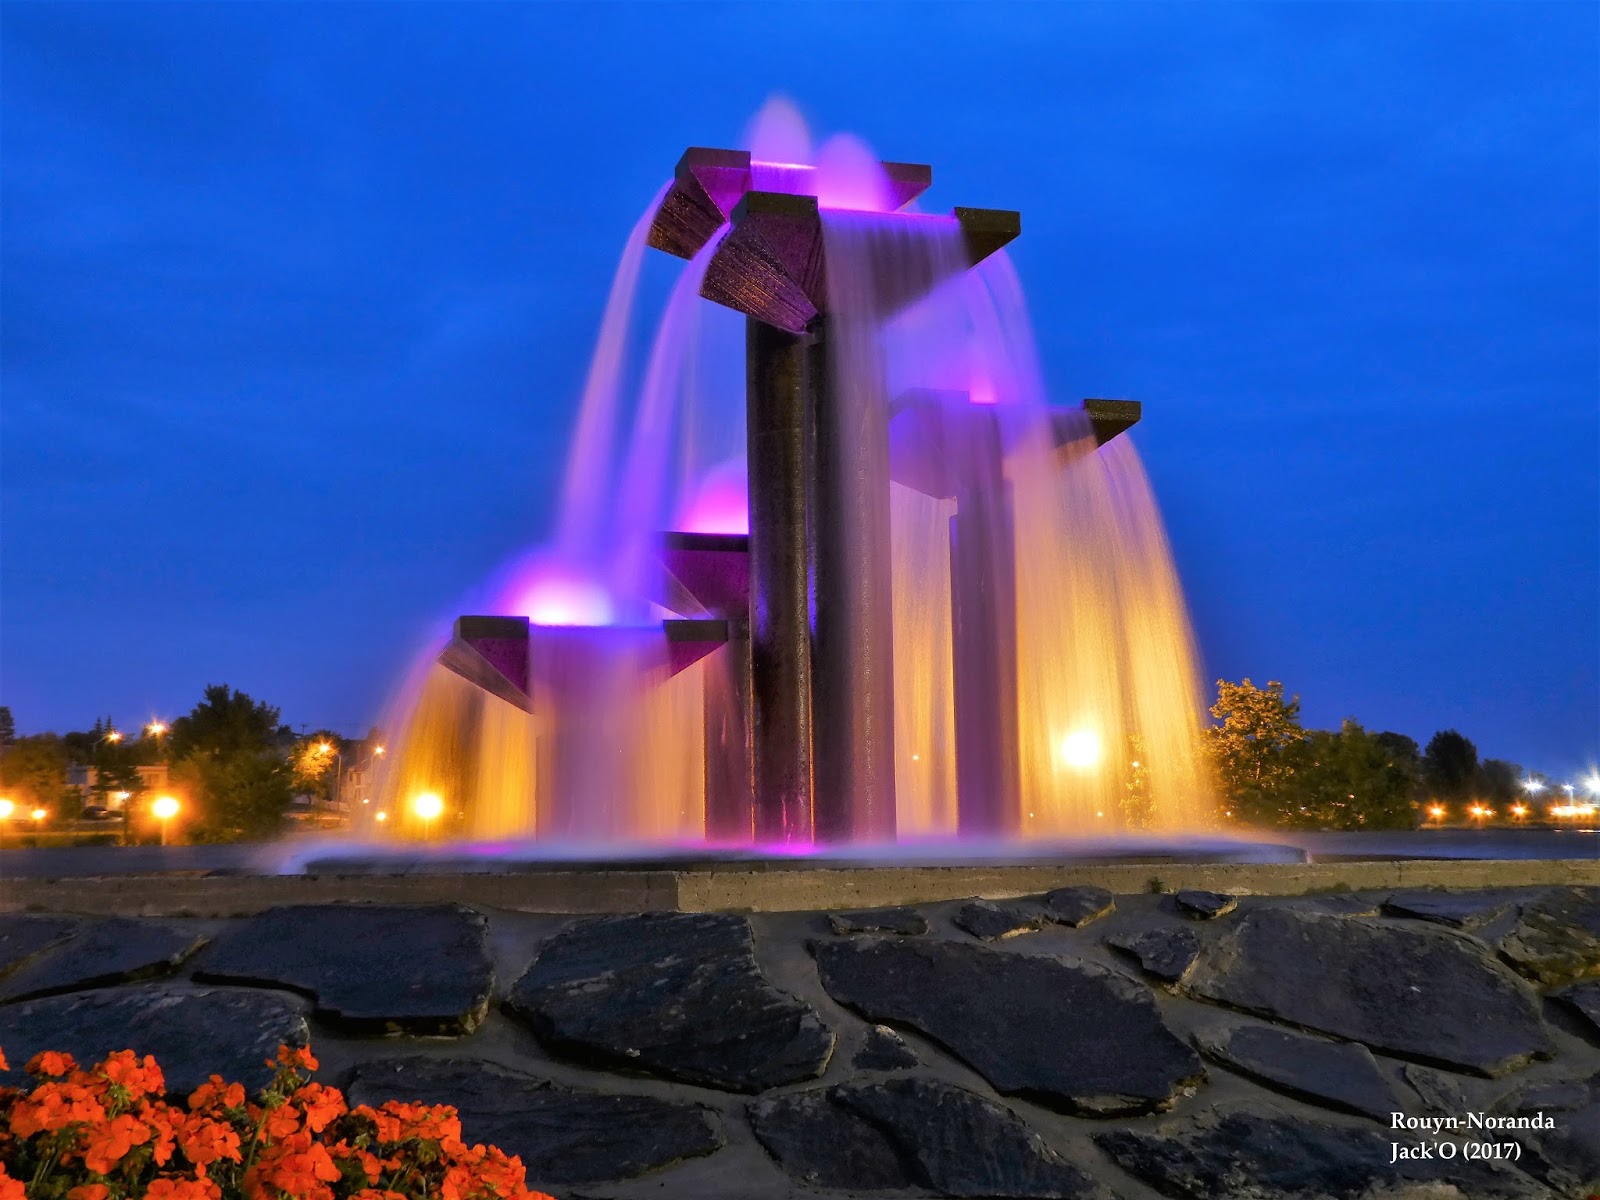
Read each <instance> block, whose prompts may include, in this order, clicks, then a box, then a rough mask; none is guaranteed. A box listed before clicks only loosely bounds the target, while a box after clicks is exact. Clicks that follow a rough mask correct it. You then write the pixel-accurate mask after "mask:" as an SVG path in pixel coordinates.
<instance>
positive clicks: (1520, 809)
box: [1511, 804, 1528, 817]
mask: <svg viewBox="0 0 1600 1200" xmlns="http://www.w3.org/2000/svg"><path fill="white" fill-rule="evenodd" d="M1511 815H1512V816H1514V817H1525V816H1527V815H1528V808H1527V806H1526V805H1524V804H1513V805H1512V806H1511Z"/></svg>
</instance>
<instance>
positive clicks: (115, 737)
mask: <svg viewBox="0 0 1600 1200" xmlns="http://www.w3.org/2000/svg"><path fill="white" fill-rule="evenodd" d="M121 740H122V735H121V734H120V733H118V732H117V731H116V730H115V729H113V730H112V731H111V732H110V733H108V734H106V741H108V742H120V741H121Z"/></svg>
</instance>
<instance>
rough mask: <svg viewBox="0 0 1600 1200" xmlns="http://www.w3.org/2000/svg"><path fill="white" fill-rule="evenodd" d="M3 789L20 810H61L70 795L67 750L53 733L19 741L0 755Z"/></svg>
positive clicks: (0, 780)
mask: <svg viewBox="0 0 1600 1200" xmlns="http://www.w3.org/2000/svg"><path fill="white" fill-rule="evenodd" d="M0 788H3V790H4V793H5V796H6V799H8V800H10V801H11V802H12V803H13V804H15V805H16V806H17V807H18V808H25V809H26V808H36V807H39V806H43V807H45V808H51V809H56V810H57V811H60V810H61V803H62V800H63V797H64V794H65V793H66V791H67V748H66V746H65V745H64V744H63V742H62V739H61V738H59V737H57V736H56V735H55V734H53V733H40V734H35V735H33V736H32V737H21V738H16V739H15V740H14V741H13V742H12V743H11V745H10V746H8V747H7V748H6V750H5V752H4V753H3V754H0Z"/></svg>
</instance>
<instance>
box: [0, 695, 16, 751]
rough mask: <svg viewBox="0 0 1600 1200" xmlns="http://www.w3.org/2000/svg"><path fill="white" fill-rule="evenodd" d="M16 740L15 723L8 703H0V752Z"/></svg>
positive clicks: (8, 747)
mask: <svg viewBox="0 0 1600 1200" xmlns="http://www.w3.org/2000/svg"><path fill="white" fill-rule="evenodd" d="M16 740H17V723H16V721H15V720H13V719H12V716H11V708H10V706H9V705H5V704H0V754H3V753H4V752H5V751H7V750H9V749H11V743H12V742H14V741H16Z"/></svg>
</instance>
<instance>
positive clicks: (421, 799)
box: [411, 792, 444, 840]
mask: <svg viewBox="0 0 1600 1200" xmlns="http://www.w3.org/2000/svg"><path fill="white" fill-rule="evenodd" d="M411 810H412V811H413V812H415V813H416V814H417V816H419V817H421V818H422V836H423V839H424V840H426V839H427V838H428V836H429V834H430V833H431V832H432V830H433V823H434V822H435V821H436V820H438V819H439V814H440V813H442V812H444V801H443V800H442V799H440V797H439V793H438V792H423V793H422V794H420V795H419V796H418V797H417V798H416V799H415V800H413V801H412V802H411Z"/></svg>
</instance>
